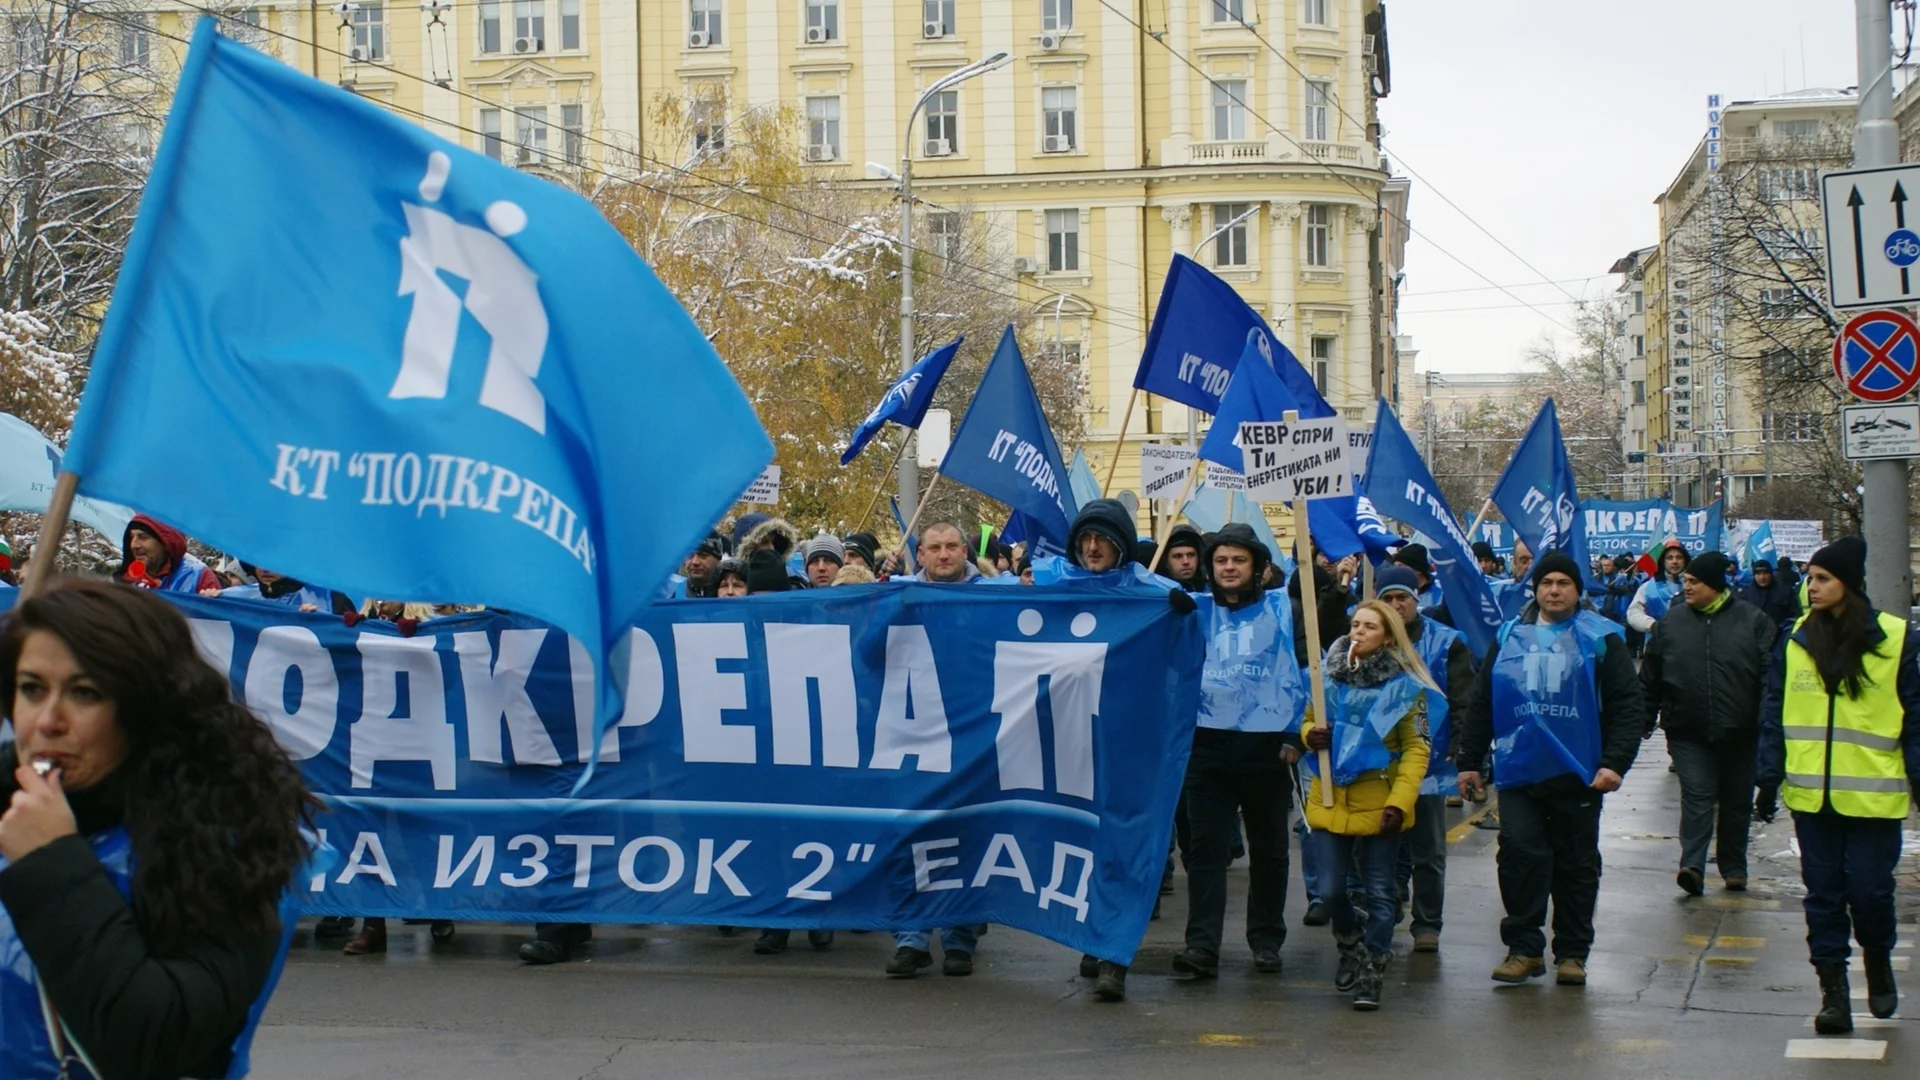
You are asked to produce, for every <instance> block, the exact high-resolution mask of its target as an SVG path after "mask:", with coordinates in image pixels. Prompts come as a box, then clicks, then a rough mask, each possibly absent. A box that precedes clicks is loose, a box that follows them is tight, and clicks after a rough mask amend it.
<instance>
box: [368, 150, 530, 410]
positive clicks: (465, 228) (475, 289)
mask: <svg viewBox="0 0 1920 1080" xmlns="http://www.w3.org/2000/svg"><path fill="white" fill-rule="evenodd" d="M452 169H453V162H452V160H451V159H450V158H448V157H447V155H446V154H444V153H442V152H441V151H438V150H435V151H434V152H433V153H431V154H429V155H427V175H426V177H425V178H423V179H422V180H421V181H420V197H421V199H422V200H424V201H426V202H437V201H438V200H439V198H440V193H441V192H442V191H444V190H445V189H446V185H447V177H448V175H449V174H450V173H451V172H452ZM401 210H402V211H404V212H405V214H406V216H407V235H405V236H403V237H401V238H400V292H399V295H401V296H411V297H413V313H412V315H411V316H410V317H409V318H408V320H407V335H406V339H405V341H404V343H403V344H402V346H401V360H400V374H399V375H398V376H397V377H396V378H395V379H394V380H393V389H391V390H389V391H387V396H388V397H389V398H444V397H446V396H447V376H448V375H449V374H450V373H451V372H452V370H453V350H454V346H455V345H457V344H458V343H459V340H460V313H461V312H462V311H463V310H464V311H466V312H469V313H471V314H472V315H473V318H474V321H475V322H478V323H479V324H480V327H481V329H483V330H485V331H486V332H487V336H488V337H489V338H491V339H492V349H491V350H490V351H489V352H488V354H487V371H486V375H485V376H484V377H483V378H482V380H481V383H480V404H482V405H485V406H486V407H487V408H489V409H492V410H494V411H495V412H499V413H504V414H505V415H507V416H511V417H513V418H514V419H515V420H518V421H520V422H521V423H523V424H525V425H527V426H528V427H530V428H532V429H533V430H535V431H537V432H539V433H541V434H542V435H544V434H546V432H547V399H546V398H545V397H543V396H542V395H541V393H540V388H539V387H537V386H535V385H534V383H533V380H534V377H535V376H537V375H539V374H540V360H541V358H542V357H543V356H544V355H545V354H546V351H547V310H546V308H545V307H544V306H542V304H541V303H540V291H539V289H538V288H537V287H536V285H535V282H536V281H537V280H538V278H537V276H536V275H535V274H534V272H533V271H532V270H531V269H529V268H528V267H527V264H526V263H524V262H522V261H520V256H518V255H516V254H514V251H513V249H512V248H511V247H509V246H507V244H506V242H505V240H504V239H503V238H505V237H508V236H512V235H514V234H515V233H518V232H519V231H520V230H522V229H524V228H526V227H527V212H526V211H525V210H523V209H521V208H520V207H519V206H518V205H517V204H515V203H511V202H507V201H505V200H501V201H499V202H496V203H493V204H492V205H490V206H488V207H487V210H486V221H487V228H485V229H477V228H475V227H473V226H471V225H463V224H461V223H459V222H457V221H455V220H453V218H452V217H450V216H449V215H447V214H446V213H444V212H442V211H439V210H434V209H431V208H429V207H425V206H415V205H413V204H412V203H403V204H402V205H401ZM441 271H445V272H446V273H448V274H451V275H452V276H454V277H458V278H464V279H465V280H466V282H467V295H466V297H465V299H462V298H461V297H460V296H459V295H458V294H457V293H455V292H454V291H453V288H452V287H451V286H449V285H448V284H447V283H446V282H445V281H443V280H441V278H440V272H441Z"/></svg>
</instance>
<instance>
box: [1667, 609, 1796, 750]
mask: <svg viewBox="0 0 1920 1080" xmlns="http://www.w3.org/2000/svg"><path fill="white" fill-rule="evenodd" d="M1773 636H1774V625H1773V620H1772V619H1769V618H1768V617H1767V616H1766V614H1765V613H1764V612H1762V611H1761V610H1760V609H1759V608H1757V607H1754V606H1753V605H1752V604H1749V603H1747V602H1746V601H1744V600H1740V599H1736V598H1734V597H1731V596H1729V597H1728V598H1727V602H1726V603H1724V604H1722V605H1721V606H1720V609H1719V610H1718V611H1715V612H1714V613H1713V614H1711V615H1706V614H1702V613H1701V612H1698V611H1695V610H1693V608H1691V607H1689V606H1688V605H1687V604H1686V603H1685V602H1684V601H1683V602H1680V603H1677V604H1674V605H1673V606H1671V607H1669V608H1667V613H1666V614H1665V615H1662V616H1660V621H1659V622H1657V623H1654V624H1653V634H1652V635H1651V636H1649V637H1648V639H1647V647H1646V650H1645V652H1644V653H1643V654H1642V655H1641V657H1640V685H1641V686H1643V687H1645V688H1646V691H1647V716H1648V718H1649V720H1651V718H1653V717H1655V716H1658V717H1659V719H1660V726H1661V727H1663V728H1665V729H1666V731H1667V737H1668V738H1670V739H1685V740H1691V741H1694V742H1727V741H1730V740H1735V739H1751V738H1753V737H1754V735H1755V733H1757V732H1758V731H1759V730H1760V695H1761V691H1762V690H1763V689H1764V687H1765V684H1766V677H1767V663H1768V661H1769V660H1770V659H1771V657H1772V655H1773Z"/></svg>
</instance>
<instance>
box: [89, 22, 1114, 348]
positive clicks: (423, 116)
mask: <svg viewBox="0 0 1920 1080" xmlns="http://www.w3.org/2000/svg"><path fill="white" fill-rule="evenodd" d="M196 10H200V8H196ZM94 17H98V19H104V21H109V23H115V25H121V27H129V29H131V27H138V29H144V31H146V33H152V35H156V37H161V38H167V40H173V42H179V44H186V46H190V44H192V38H186V37H180V35H171V33H165V31H157V29H154V27H148V25H138V23H134V21H131V19H121V17H115V13H111V12H94ZM267 33H273V35H276V37H284V38H288V40H294V42H300V44H311V42H307V40H305V38H300V37H298V35H288V33H284V31H267ZM321 48H323V50H324V52H334V54H336V56H344V54H340V52H338V50H326V46H321ZM403 75H407V73H403ZM407 77H409V79H417V77H415V75H407ZM476 100H480V102H482V104H493V102H486V100H484V98H476ZM369 104H372V106H374V108H382V110H388V111H394V113H399V115H405V117H411V119H419V121H422V123H434V125H442V127H445V129H449V131H461V133H465V135H476V136H486V133H482V131H478V129H472V127H465V125H461V123H453V121H445V119H442V117H434V115H428V113H424V111H419V110H409V108H405V106H397V104H386V102H369ZM601 144H603V146H612V144H605V142H601ZM612 148H614V150H618V146H612ZM570 167H574V169H580V171H582V173H591V175H597V177H605V179H609V181H618V183H626V184H634V186H637V188H641V190H649V192H655V194H659V196H664V198H672V200H680V202H685V204H689V206H693V208H699V209H705V211H708V213H718V215H724V217H739V219H743V221H749V223H755V225H764V227H768V229H774V231H778V233H785V234H789V236H795V238H801V240H808V242H812V244H820V246H824V248H831V246H835V244H839V240H826V238H822V236H816V234H812V233H804V231H801V229H795V227H791V225H781V223H774V221H760V219H753V217H747V215H743V213H741V211H737V209H728V208H724V206H716V204H707V202H701V200H697V198H691V196H687V194H682V192H676V190H668V188H659V186H653V184H649V183H645V181H637V179H634V177H628V175H620V173H612V171H607V169H599V167H593V165H586V163H580V165H570ZM714 186H720V188H724V186H726V184H714ZM728 190H733V188H728ZM737 194H745V196H749V198H760V200H764V202H772V204H774V206H785V204H780V202H778V200H768V198H766V196H760V194H756V192H751V190H739V192H737ZM789 209H795V211H797V213H803V215H804V217H814V219H820V221H826V223H831V225H835V227H837V229H841V231H845V233H858V231H856V229H852V227H849V225H845V223H837V221H833V219H829V217H824V215H820V213H808V211H801V209H799V208H789ZM889 238H891V236H889ZM910 250H916V252H918V250H922V248H910ZM948 261H952V259H948ZM956 265H962V267H970V269H975V271H979V273H981V275H985V277H995V279H1000V281H1016V282H1018V281H1020V279H1008V275H998V273H995V271H987V269H983V267H972V265H970V263H956ZM948 282H950V284H960V286H966V288H970V290H975V292H979V294H985V296H996V298H1000V300H1010V302H1014V304H1016V306H1027V304H1029V302H1027V300H1025V298H1021V296H1020V294H1014V292H1002V290H998V288H989V286H985V284H979V282H973V281H966V279H948ZM1081 317H1083V319H1087V321H1089V323H1100V325H1104V327H1110V329H1112V331H1119V332H1123V334H1131V336H1127V338H1121V340H1119V342H1117V344H1116V346H1114V348H1125V346H1131V344H1133V342H1139V340H1144V336H1146V334H1144V331H1139V329H1135V327H1129V325H1123V323H1116V321H1114V319H1108V317H1102V315H1098V313H1089V315H1081Z"/></svg>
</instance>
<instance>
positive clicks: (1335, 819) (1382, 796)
mask: <svg viewBox="0 0 1920 1080" xmlns="http://www.w3.org/2000/svg"><path fill="white" fill-rule="evenodd" d="M1426 716H1427V699H1426V696H1425V695H1421V696H1420V697H1418V698H1416V699H1415V700H1414V704H1413V707H1412V708H1410V709H1408V710H1407V714H1406V715H1405V716H1403V717H1401V718H1400V722H1399V723H1397V724H1395V725H1393V730H1392V731H1389V732H1387V738H1386V744H1387V749H1388V750H1390V751H1392V752H1393V754H1394V755H1395V756H1394V761H1393V764H1392V765H1390V766H1388V767H1387V768H1384V769H1375V770H1373V771H1372V772H1368V773H1362V774H1360V778H1359V779H1358V780H1355V781H1354V782H1353V783H1351V784H1349V785H1347V786H1346V787H1336V788H1334V789H1333V805H1332V806H1325V805H1322V803H1323V800H1322V798H1321V795H1320V785H1321V782H1322V779H1323V778H1322V777H1318V776H1316V777H1314V778H1313V786H1312V788H1311V789H1310V790H1309V792H1308V795H1307V825H1308V826H1309V827H1311V828H1314V829H1322V830H1325V831H1327V832H1330V833H1336V834H1338V835H1340V836H1377V835H1379V832H1380V811H1382V810H1384V809H1386V808H1387V807H1389V806H1397V807H1399V808H1400V812H1401V813H1403V814H1405V815H1406V823H1405V824H1404V825H1403V826H1402V830H1403V831H1404V830H1405V829H1410V828H1412V827H1413V802H1414V799H1416V798H1418V797H1419V795H1420V780H1421V778H1422V777H1424V776H1426V775H1427V756H1428V754H1429V753H1431V751H1432V744H1431V743H1430V742H1428V740H1427V739H1426V738H1425V737H1423V736H1422V735H1421V734H1420V732H1421V730H1422V729H1423V728H1424V727H1425V726H1426ZM1306 722H1307V723H1309V724H1311V723H1312V722H1313V719H1312V717H1311V716H1309V717H1308V719H1307V721H1306ZM1308 753H1312V751H1308Z"/></svg>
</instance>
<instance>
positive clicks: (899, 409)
mask: <svg viewBox="0 0 1920 1080" xmlns="http://www.w3.org/2000/svg"><path fill="white" fill-rule="evenodd" d="M965 340H966V338H954V339H953V340H952V341H951V342H949V343H948V344H945V345H942V346H940V347H939V348H938V349H935V350H934V351H932V352H930V353H928V354H927V355H925V356H923V357H921V358H920V362H919V363H917V364H915V365H913V367H912V368H911V369H910V370H908V372H907V373H906V374H905V375H902V376H900V377H899V378H898V379H895V380H894V382H893V385H892V386H889V387H887V392H886V393H885V394H882V395H881V396H880V402H879V404H877V405H875V406H874V407H873V411H872V412H870V413H868V414H867V418H866V419H865V420H862V421H860V426H859V427H857V428H855V429H854V431H853V441H852V442H850V443H848V444H847V449H846V452H845V453H843V454H841V455H840V464H842V465H845V464H846V463H847V462H849V461H852V460H853V459H854V458H855V457H857V456H859V453H860V451H862V450H865V449H866V448H867V444H868V443H869V442H872V441H873V437H874V436H875V435H878V434H880V429H881V428H883V427H885V426H886V425H887V421H889V420H891V421H893V422H894V423H896V424H899V425H900V426H901V427H904V428H918V427H919V426H920V421H922V420H925V419H926V418H927V407H928V406H929V405H932V404H933V392H934V391H935V390H937V389H939V387H940V380H941V379H942V378H943V377H944V376H945V375H946V374H947V365H949V364H951V363H953V355H954V354H955V353H957V352H959V351H960V343H961V342H962V341H965Z"/></svg>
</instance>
